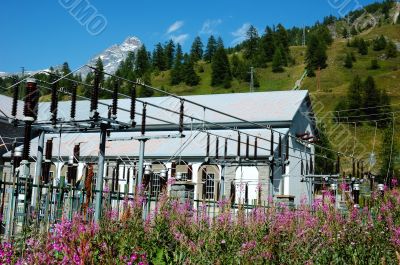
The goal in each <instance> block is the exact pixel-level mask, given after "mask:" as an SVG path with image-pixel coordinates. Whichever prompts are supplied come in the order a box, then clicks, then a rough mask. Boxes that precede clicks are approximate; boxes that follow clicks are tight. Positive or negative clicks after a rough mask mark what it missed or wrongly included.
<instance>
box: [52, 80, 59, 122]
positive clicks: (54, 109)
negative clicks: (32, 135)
mask: <svg viewBox="0 0 400 265" xmlns="http://www.w3.org/2000/svg"><path fill="white" fill-rule="evenodd" d="M54 79H55V78H53V80H54ZM54 81H55V80H54ZM57 88H58V83H57V82H56V83H53V84H52V85H51V105H50V112H51V124H52V125H56V122H57V105H58V93H57V92H58V91H57Z"/></svg>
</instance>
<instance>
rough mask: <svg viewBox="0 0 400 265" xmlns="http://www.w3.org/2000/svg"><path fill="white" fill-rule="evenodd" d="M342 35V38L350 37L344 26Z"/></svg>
mask: <svg viewBox="0 0 400 265" xmlns="http://www.w3.org/2000/svg"><path fill="white" fill-rule="evenodd" d="M342 37H343V38H344V39H347V38H348V37H350V34H349V31H348V30H347V28H346V27H343V30H342Z"/></svg>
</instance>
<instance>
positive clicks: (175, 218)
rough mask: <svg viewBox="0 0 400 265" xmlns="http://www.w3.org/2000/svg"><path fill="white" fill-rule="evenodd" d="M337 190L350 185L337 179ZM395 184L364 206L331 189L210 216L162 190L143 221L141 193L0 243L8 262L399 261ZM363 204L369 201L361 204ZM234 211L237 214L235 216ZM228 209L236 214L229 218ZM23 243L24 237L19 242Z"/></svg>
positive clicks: (224, 207) (222, 207) (399, 197)
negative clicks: (117, 208)
mask: <svg viewBox="0 0 400 265" xmlns="http://www.w3.org/2000/svg"><path fill="white" fill-rule="evenodd" d="M340 189H341V190H340V191H339V192H342V190H344V191H346V190H348V185H340ZM398 201H400V190H398V189H394V190H392V191H390V190H388V191H386V192H385V196H384V197H381V196H380V195H379V194H374V193H373V194H372V195H371V199H370V200H369V201H365V200H362V202H364V204H365V205H364V208H362V209H357V208H354V207H353V206H352V203H351V202H348V204H347V207H348V209H349V210H348V212H347V213H343V212H341V211H338V210H336V209H335V207H334V205H335V199H334V197H332V196H331V195H330V194H329V193H328V194H326V195H325V200H324V201H322V200H316V201H314V203H313V205H312V209H311V208H310V206H308V205H300V206H299V207H298V208H297V210H293V209H290V208H288V207H285V206H283V205H278V206H272V207H261V206H260V207H256V208H254V209H252V210H246V209H244V208H243V207H242V206H241V205H239V206H238V208H236V209H231V208H230V207H231V206H230V202H229V201H228V200H226V201H220V202H219V203H218V206H217V207H216V208H215V210H216V211H217V212H218V214H216V216H210V215H208V214H207V208H206V207H205V206H204V207H201V206H200V207H199V208H198V209H193V207H192V206H191V204H190V203H179V202H178V201H176V200H174V199H169V198H167V197H166V196H162V197H161V199H160V201H159V202H158V204H157V206H156V208H155V210H154V212H153V213H152V214H149V215H148V217H147V218H146V219H145V220H143V218H142V215H141V213H142V206H143V204H142V203H143V202H144V198H141V197H138V198H135V199H134V201H130V202H129V203H128V202H127V201H125V202H124V205H123V207H122V208H123V209H124V210H123V213H122V216H121V217H120V218H119V219H118V218H117V217H118V214H117V213H116V212H113V211H110V212H108V213H107V214H106V216H105V217H104V218H103V220H102V221H101V222H100V224H99V225H95V224H94V223H91V222H89V223H88V222H85V221H84V220H83V218H82V217H80V216H78V215H77V216H74V218H73V220H71V221H69V220H67V219H63V220H62V222H61V223H59V224H57V225H56V226H55V229H54V230H53V231H51V232H49V233H47V234H42V235H40V236H39V235H32V236H31V237H28V238H27V239H26V240H21V242H19V243H18V242H16V241H14V242H10V243H7V242H3V243H2V244H1V246H0V261H1V262H2V263H7V264H10V263H11V264H16V263H18V264H127V263H129V262H131V263H129V264H148V263H150V262H151V263H154V264H397V263H398V262H399V261H400V260H399V258H398V257H396V255H397V254H398V252H400V204H399V203H398ZM367 204H368V205H369V206H370V208H368V207H366V205H367ZM232 213H235V214H234V215H233V214H232ZM233 216H234V217H233ZM21 243H22V244H21Z"/></svg>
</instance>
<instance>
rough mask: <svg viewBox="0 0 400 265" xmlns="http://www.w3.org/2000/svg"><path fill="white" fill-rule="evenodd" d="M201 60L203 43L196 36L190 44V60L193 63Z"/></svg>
mask: <svg viewBox="0 0 400 265" xmlns="http://www.w3.org/2000/svg"><path fill="white" fill-rule="evenodd" d="M201 59H203V43H202V42H201V39H200V37H199V36H197V37H196V38H195V39H194V41H193V44H192V48H191V49H190V60H191V61H192V62H193V63H196V62H197V61H199V60H201Z"/></svg>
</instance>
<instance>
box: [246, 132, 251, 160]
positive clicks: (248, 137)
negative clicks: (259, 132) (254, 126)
mask: <svg viewBox="0 0 400 265" xmlns="http://www.w3.org/2000/svg"><path fill="white" fill-rule="evenodd" d="M249 152H250V136H248V135H247V137H246V159H249Z"/></svg>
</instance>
